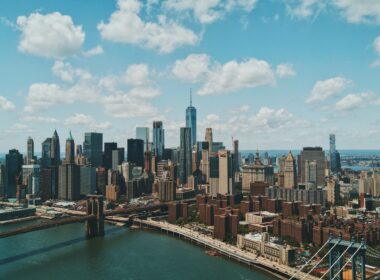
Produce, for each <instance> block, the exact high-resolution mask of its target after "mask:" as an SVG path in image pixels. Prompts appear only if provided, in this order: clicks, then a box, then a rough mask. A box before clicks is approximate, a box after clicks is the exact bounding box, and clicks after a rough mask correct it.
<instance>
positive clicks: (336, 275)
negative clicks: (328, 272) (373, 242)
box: [331, 245, 363, 280]
mask: <svg viewBox="0 0 380 280" xmlns="http://www.w3.org/2000/svg"><path fill="white" fill-rule="evenodd" d="M362 246H363V245H360V246H359V248H358V249H357V250H356V251H355V253H354V254H353V255H352V256H351V257H350V259H349V260H348V261H347V262H346V263H345V264H344V266H342V268H341V269H340V270H339V271H338V273H337V274H335V275H334V277H333V278H332V279H331V280H334V279H335V278H336V277H338V275H339V274H340V273H341V272H342V270H343V269H344V268H345V267H346V265H347V264H349V263H350V262H351V260H352V259H353V257H354V256H355V255H356V254H357V253H358V252H359V250H360V249H361V248H362ZM354 265H355V264H354Z"/></svg>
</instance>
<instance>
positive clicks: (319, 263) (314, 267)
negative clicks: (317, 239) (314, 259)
mask: <svg viewBox="0 0 380 280" xmlns="http://www.w3.org/2000/svg"><path fill="white" fill-rule="evenodd" d="M340 241H341V240H339V241H338V242H337V243H335V244H334V246H332V247H331V248H330V250H329V251H328V252H327V253H326V254H325V255H324V256H323V257H322V259H320V260H319V262H318V263H317V264H316V265H314V266H313V268H312V269H310V270H309V272H308V273H307V274H306V275H305V276H304V277H302V278H301V280H303V279H305V278H306V277H307V276H309V274H310V273H311V272H312V271H313V270H314V269H315V268H316V267H317V266H318V265H319V264H320V263H321V262H322V261H323V260H324V259H325V258H326V256H328V255H329V254H330V253H331V251H332V250H333V249H334V248H335V247H336V246H337V245H338V244H339V243H340Z"/></svg>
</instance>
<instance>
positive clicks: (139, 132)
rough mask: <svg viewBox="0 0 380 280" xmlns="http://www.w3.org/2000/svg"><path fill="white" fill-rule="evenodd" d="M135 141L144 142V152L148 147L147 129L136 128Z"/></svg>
mask: <svg viewBox="0 0 380 280" xmlns="http://www.w3.org/2000/svg"><path fill="white" fill-rule="evenodd" d="M136 139H140V140H143V141H144V152H145V151H146V149H147V147H148V145H149V127H136Z"/></svg>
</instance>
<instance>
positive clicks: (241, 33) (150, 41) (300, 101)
mask: <svg viewBox="0 0 380 280" xmlns="http://www.w3.org/2000/svg"><path fill="white" fill-rule="evenodd" d="M0 38H1V44H0V77H1V80H0V81H1V82H0V118H1V122H0V151H1V152H4V151H7V150H8V149H10V148H18V149H20V150H21V151H25V149H26V148H25V146H26V139H27V137H28V136H32V137H33V138H34V139H35V145H36V150H37V151H39V150H40V143H41V142H42V141H43V140H44V139H45V138H46V137H50V136H51V135H52V133H53V131H54V129H57V130H58V133H59V135H60V136H61V140H62V141H63V140H64V139H65V138H66V137H67V135H68V133H69V130H70V129H71V130H72V132H73V136H74V138H75V140H76V142H82V141H83V133H84V132H89V131H97V132H103V133H104V140H105V141H117V142H118V143H119V145H121V146H126V139H127V138H133V137H135V127H136V126H151V124H152V121H153V120H162V121H163V122H164V127H165V129H166V146H177V145H178V144H179V139H178V138H179V137H178V135H179V128H180V127H181V126H183V125H184V121H185V108H186V106H188V103H189V91H190V88H192V90H193V93H194V94H193V95H194V96H193V104H194V105H195V106H196V108H197V110H198V138H199V140H201V139H203V138H204V130H205V128H206V127H210V126H211V127H212V128H213V129H214V138H215V139H216V140H219V141H224V142H225V143H226V144H227V146H230V143H231V138H232V137H234V138H236V139H239V140H240V143H241V148H243V149H256V148H257V147H258V148H260V149H289V148H291V149H298V148H301V147H302V146H306V145H307V146H309V145H321V146H324V147H327V146H328V134H329V133H331V132H334V133H335V134H336V137H337V145H338V149H349V148H359V149H377V148H379V143H380V82H379V79H380V1H377V0H361V1H358V0H326V1H324V0H163V1H158V0H147V1H141V2H139V1H138V0H115V1H113V0H109V1H108V0H107V1H104V0H91V1H90V0H88V1H77V0H65V1H52V0H51V1H45V0H19V1H7V3H6V4H4V3H3V5H2V7H1V11H0ZM62 143H63V142H62Z"/></svg>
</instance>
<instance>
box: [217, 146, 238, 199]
mask: <svg viewBox="0 0 380 280" xmlns="http://www.w3.org/2000/svg"><path fill="white" fill-rule="evenodd" d="M233 169H234V166H233V160H232V155H231V152H230V151H228V150H220V151H219V191H218V193H220V194H233V185H234V176H233Z"/></svg>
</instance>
